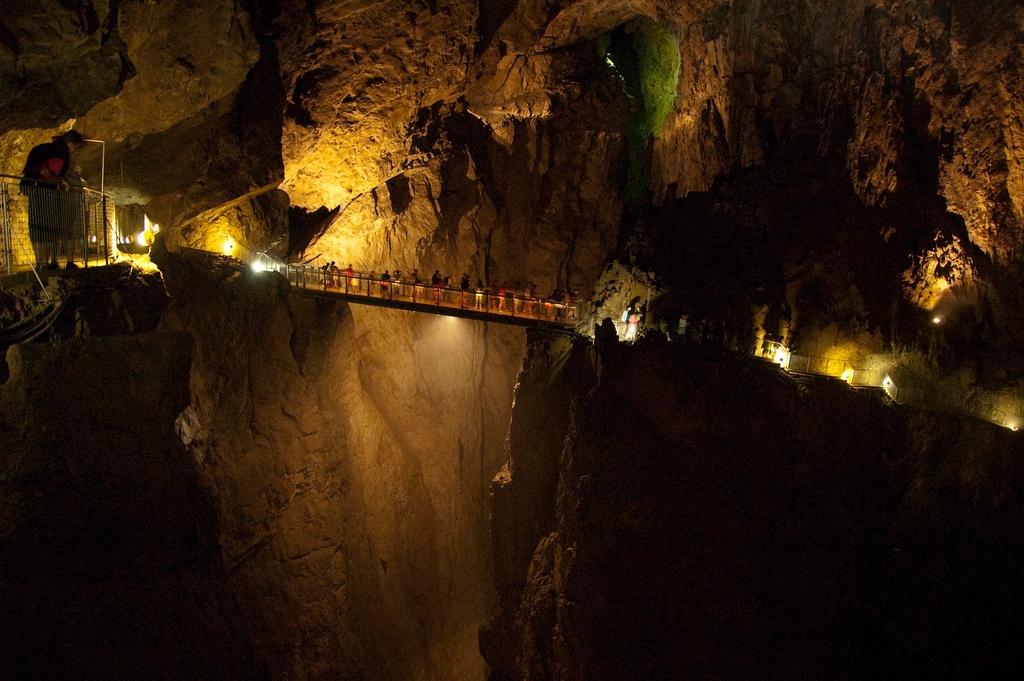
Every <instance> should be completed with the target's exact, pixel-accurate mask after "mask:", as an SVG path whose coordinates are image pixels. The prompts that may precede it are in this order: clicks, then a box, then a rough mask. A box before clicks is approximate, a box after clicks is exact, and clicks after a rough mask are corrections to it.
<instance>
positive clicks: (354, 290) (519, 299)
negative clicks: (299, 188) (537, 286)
mask: <svg viewBox="0 0 1024 681" xmlns="http://www.w3.org/2000/svg"><path fill="white" fill-rule="evenodd" d="M257 262H258V261H257ZM256 269H262V270H271V271H276V272H279V273H280V274H282V275H284V277H285V278H286V279H287V280H288V283H289V284H291V286H292V287H293V288H295V289H296V290H298V291H300V292H301V293H303V294H306V295H311V296H315V297H323V298H329V299H337V300H345V301H348V302H351V303H357V304H360V305H374V306H378V307H389V308H393V309H399V310H408V311H411V312H429V313H431V314H440V315H446V316H450V317H461V318H464V319H475V320H478V321H488V322H496V323H499V324H511V325H515V326H525V327H539V328H550V329H555V330H565V331H571V330H574V329H575V328H576V324H577V323H578V322H579V320H580V313H579V303H574V302H572V301H568V300H551V299H548V298H535V297H532V296H525V295H522V294H518V293H513V292H507V293H506V294H505V295H504V296H501V295H497V294H496V293H494V292H493V291H487V290H482V289H468V290H465V291H463V290H462V289H460V288H457V287H454V286H443V285H433V284H427V283H423V282H419V283H417V282H414V281H409V280H396V279H382V278H381V277H380V276H379V275H374V274H366V273H363V272H342V273H338V274H333V273H332V272H330V271H326V272H325V271H324V269H323V268H321V267H313V266H311V265H295V264H287V265H286V264H282V263H269V264H268V263H265V262H264V264H262V265H260V264H257V266H256Z"/></svg>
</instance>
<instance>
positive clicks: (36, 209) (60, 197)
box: [20, 130, 85, 270]
mask: <svg viewBox="0 0 1024 681" xmlns="http://www.w3.org/2000/svg"><path fill="white" fill-rule="evenodd" d="M83 143H84V140H83V138H82V136H81V135H80V134H79V133H78V132H76V131H75V130H68V131H67V132H65V133H64V134H63V135H59V136H57V137H54V138H53V141H52V142H46V143H44V144H39V145H37V146H35V147H33V148H32V150H31V151H30V152H28V159H27V160H26V161H25V169H24V170H23V171H21V175H22V180H21V185H20V186H21V193H22V194H24V195H25V196H27V197H28V238H29V240H30V241H31V242H32V250H33V251H34V252H35V256H36V264H37V265H39V266H46V267H48V268H49V269H53V270H55V269H57V257H58V255H61V254H60V253H58V250H61V249H60V248H59V245H60V244H61V242H65V243H66V244H67V247H66V250H67V251H68V252H67V253H64V254H63V255H65V256H67V259H68V260H67V266H68V267H69V268H70V267H73V266H74V262H73V259H74V247H73V244H74V238H76V236H73V234H72V229H73V227H74V225H75V224H76V223H78V222H79V221H80V220H81V215H82V211H83V210H84V206H83V205H82V200H81V199H82V196H81V195H80V194H71V193H70V192H68V191H67V190H68V189H70V185H69V184H68V181H67V179H65V178H66V176H67V174H68V171H69V170H70V169H71V152H73V151H75V150H76V149H78V148H79V147H80V146H82V144H83ZM58 189H63V190H64V191H58ZM84 255H85V254H84V253H83V256H84Z"/></svg>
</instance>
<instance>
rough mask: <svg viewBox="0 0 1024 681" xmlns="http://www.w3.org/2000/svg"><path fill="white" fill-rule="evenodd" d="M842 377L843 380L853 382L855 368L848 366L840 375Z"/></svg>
mask: <svg viewBox="0 0 1024 681" xmlns="http://www.w3.org/2000/svg"><path fill="white" fill-rule="evenodd" d="M840 378H841V379H842V380H844V381H846V382H847V383H852V382H853V369H852V368H851V367H846V368H845V369H843V373H842V375H841V376H840Z"/></svg>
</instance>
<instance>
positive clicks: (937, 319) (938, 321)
mask: <svg viewBox="0 0 1024 681" xmlns="http://www.w3.org/2000/svg"><path fill="white" fill-rule="evenodd" d="M941 323H942V317H941V316H940V315H935V316H934V317H932V324H935V325H936V326H938V325H939V324H941Z"/></svg>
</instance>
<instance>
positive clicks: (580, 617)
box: [481, 339, 1024, 679]
mask: <svg viewBox="0 0 1024 681" xmlns="http://www.w3.org/2000/svg"><path fill="white" fill-rule="evenodd" d="M566 353H568V356H574V355H579V356H581V358H587V357H589V359H587V360H586V364H585V366H586V365H589V366H590V367H591V370H590V372H589V375H590V376H592V377H598V381H597V384H596V387H595V388H593V389H591V390H586V386H585V383H584V384H581V383H580V382H579V378H578V376H579V375H580V372H574V373H575V374H576V376H577V378H575V379H573V383H574V384H575V385H576V386H577V388H576V390H575V391H570V395H569V396H567V391H566V386H565V385H564V384H563V383H562V380H561V379H559V378H556V379H555V380H553V381H551V382H550V383H545V382H543V381H524V382H523V383H521V384H520V386H519V389H518V390H517V393H516V407H515V408H514V410H513V416H512V423H513V428H512V437H510V440H509V444H510V449H509V468H510V470H509V471H506V472H504V473H503V474H502V475H501V476H499V477H498V478H496V481H495V484H496V487H495V497H494V532H495V545H496V552H495V564H496V575H498V576H500V578H499V582H498V583H497V586H498V588H499V590H501V592H502V594H503V598H502V604H503V609H502V610H501V611H500V612H499V614H498V615H497V616H496V617H495V619H494V620H492V622H491V624H490V626H489V627H488V629H487V630H486V631H485V633H484V635H483V636H482V639H481V643H482V645H481V648H482V650H483V652H484V654H485V656H486V657H487V660H488V663H489V665H490V666H491V675H490V677H489V678H492V679H608V678H619V679H675V678H690V677H699V678H708V679H735V678H750V677H753V676H756V677H758V678H780V679H782V678H792V677H793V676H799V677H802V678H879V677H889V676H898V677H900V678H949V679H957V678H965V677H973V676H987V677H1003V676H1006V675H1007V674H1009V673H1010V671H1009V670H1011V669H1014V668H1018V666H1019V665H1020V663H1021V657H1020V654H1019V651H1018V650H1017V646H1016V637H1017V636H1018V635H1019V632H1020V627H1019V622H1017V617H1016V614H1015V613H1016V610H1017V609H1018V608H1019V607H1020V603H1021V600H1022V598H1024V592H1022V591H1021V589H1020V586H1019V584H1018V583H1017V582H1018V580H1017V579H1016V577H1015V575H1016V573H1017V572H1018V571H1019V570H1020V566H1021V561H1022V560H1024V553H1022V551H1021V548H1020V545H1019V541H1018V540H1017V534H1018V533H1017V530H1016V529H1015V528H1016V526H1017V522H1018V519H1019V517H1020V513H1021V510H1022V497H1021V492H1022V490H1024V477H1022V475H1024V470H1022V468H1021V465H1020V456H1019V448H1020V442H1019V441H1018V439H1017V438H1016V437H1015V436H1014V435H1013V434H1012V433H1010V432H1008V431H1006V430H1004V429H1000V428H998V427H995V426H991V425H989V424H985V423H982V422H978V421H965V420H958V419H952V418H948V417H943V416H938V415H935V414H926V413H922V412H915V411H913V410H909V409H905V408H900V407H897V406H895V405H894V404H893V403H891V402H887V401H885V400H883V399H882V398H880V397H878V396H875V395H871V394H865V393H858V392H855V391H853V390H851V389H850V388H848V387H847V386H846V385H845V384H844V383H842V382H839V381H827V380H821V381H815V380H809V379H803V380H800V379H794V378H792V377H789V376H787V375H785V374H782V373H779V372H778V371H777V370H775V369H772V368H771V367H769V366H768V365H767V364H761V363H759V362H758V361H757V360H753V359H749V358H743V357H740V356H735V355H721V354H718V353H711V354H708V351H707V350H706V349H704V350H703V351H702V350H701V348H700V347H699V346H688V345H683V344H676V345H675V346H668V347H666V344H665V343H663V342H660V343H655V342H646V343H641V344H639V345H636V346H632V347H630V346H620V345H618V344H617V343H615V341H614V339H613V340H612V341H611V343H610V344H609V343H607V342H604V343H600V344H599V346H598V347H597V348H596V350H595V349H592V348H589V347H583V348H581V347H576V348H571V349H570V348H545V347H542V345H541V344H540V343H538V342H533V343H531V346H530V352H529V360H528V363H527V366H526V368H525V369H524V373H525V374H526V375H531V374H533V372H537V374H538V375H543V374H547V373H548V372H549V368H550V366H551V364H552V363H556V364H558V363H560V362H562V361H565V358H566V356H567V354H566ZM554 375H555V376H560V375H562V374H559V373H558V372H557V370H556V371H555V373H554ZM535 405H561V408H560V409H552V411H566V410H568V419H567V420H559V421H558V425H559V426H561V427H556V426H555V425H554V424H553V423H552V422H551V420H550V419H548V418H547V413H548V410H547V409H543V410H536V409H535V408H534V406H535ZM516 433H526V434H530V433H532V434H533V437H525V438H524V437H516ZM551 451H557V452H558V454H557V457H552V456H545V455H544V454H545V453H549V452H551ZM538 481H543V484H542V485H541V486H540V488H538ZM538 490H540V492H539V493H538ZM531 502H532V503H531ZM528 534H532V535H533V536H532V538H529V537H527V536H526V535H528ZM528 545H532V548H530V549H529V553H528V554H527V560H525V561H524V555H523V553H522V549H523V548H526V547H527V546H528ZM510 547H512V548H513V549H514V550H508V549H509V548H510Z"/></svg>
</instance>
